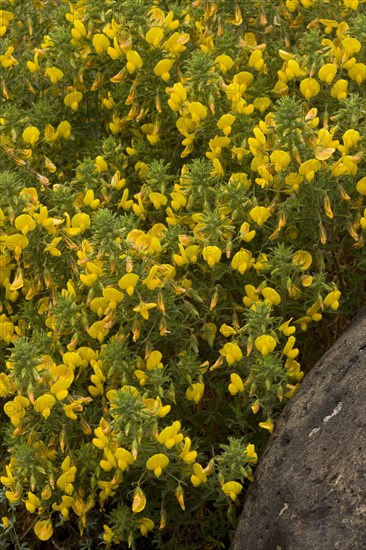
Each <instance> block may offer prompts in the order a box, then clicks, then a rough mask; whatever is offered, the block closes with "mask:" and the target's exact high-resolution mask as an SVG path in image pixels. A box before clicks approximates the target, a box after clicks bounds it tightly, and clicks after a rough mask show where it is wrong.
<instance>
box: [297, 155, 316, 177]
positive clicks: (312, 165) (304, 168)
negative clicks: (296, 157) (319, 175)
mask: <svg viewBox="0 0 366 550" xmlns="http://www.w3.org/2000/svg"><path fill="white" fill-rule="evenodd" d="M320 167H321V164H320V162H319V160H317V159H309V160H306V161H305V162H303V163H302V164H301V166H300V168H299V174H301V175H302V176H305V179H306V180H307V181H312V180H313V179H314V177H315V172H317V171H318V170H319V169H320Z"/></svg>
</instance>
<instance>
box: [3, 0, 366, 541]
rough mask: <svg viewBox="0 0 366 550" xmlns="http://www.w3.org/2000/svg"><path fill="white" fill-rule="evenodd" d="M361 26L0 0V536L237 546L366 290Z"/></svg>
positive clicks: (328, 18) (316, 15)
mask: <svg viewBox="0 0 366 550" xmlns="http://www.w3.org/2000/svg"><path fill="white" fill-rule="evenodd" d="M365 28H366V13H365V3H364V2H362V1H358V0H342V1H341V0H333V1H332V2H329V1H326V0H324V1H320V0H287V1H286V2H283V1H282V0H276V1H267V0H263V1H261V2H258V1H256V0H248V1H247V2H245V3H243V2H239V1H237V2H234V1H230V2H228V1H224V0H222V1H217V2H214V1H211V2H205V1H203V0H195V1H193V2H191V1H188V0H185V1H179V2H178V1H151V0H119V1H117V0H105V1H102V0H84V1H83V0H80V1H79V2H70V1H66V0H63V1H56V0H49V1H47V0H24V1H18V0H13V1H10V0H9V1H8V2H3V3H2V8H1V10H0V35H1V37H2V41H1V43H0V81H1V86H0V88H1V95H2V109H1V117H0V124H1V126H0V128H1V137H0V145H1V149H0V158H1V166H2V172H1V177H0V191H1V209H0V243H1V255H0V261H1V272H0V292H1V293H2V306H1V311H0V345H1V353H2V362H1V367H0V368H1V371H0V396H1V400H2V403H3V406H2V417H1V430H2V437H3V443H2V447H1V467H2V476H1V483H2V485H3V487H4V490H3V493H2V496H1V500H0V506H1V509H2V512H1V513H2V515H3V520H2V532H1V533H0V540H1V541H2V547H4V548H6V547H8V546H9V545H11V544H12V545H13V546H12V547H14V548H26V547H27V543H28V542H29V543H30V544H31V545H32V546H31V547H32V548H37V547H38V546H37V545H39V547H40V548H46V547H48V546H47V545H48V544H49V545H50V546H49V547H50V548H51V547H52V548H54V547H56V548H95V547H96V545H102V546H103V545H105V546H107V547H110V546H113V545H119V547H120V548H127V547H128V548H141V549H143V548H152V547H158V548H162V549H166V550H169V549H171V548H179V549H182V550H183V549H185V548H187V549H188V548H189V549H190V550H194V549H195V548H200V549H207V550H209V549H214V548H227V547H228V545H229V543H230V539H231V537H232V533H233V531H234V529H235V526H236V522H237V518H238V514H239V512H240V509H241V506H242V503H243V496H244V493H245V488H246V486H247V484H248V483H249V482H250V481H251V480H252V478H253V471H254V467H255V464H256V463H257V459H258V456H260V454H261V453H262V452H263V449H264V446H265V444H266V441H267V439H268V435H269V434H270V433H272V431H273V429H274V426H275V422H276V419H277V417H278V415H279V414H280V412H281V410H282V409H283V406H284V404H285V403H286V401H287V400H288V399H289V398H291V396H292V395H293V394H294V393H295V392H296V391H297V389H298V387H299V385H300V382H301V380H302V378H303V375H304V372H303V371H302V370H301V363H302V358H301V360H300V359H299V357H301V353H300V350H306V349H310V348H311V347H313V348H314V347H318V346H321V345H322V344H323V342H324V339H327V338H329V337H330V333H331V328H330V323H335V324H337V323H338V320H339V319H340V318H342V315H343V316H344V315H351V314H352V313H353V312H355V311H356V310H357V308H358V307H359V305H360V296H361V295H362V293H363V292H364V289H365V265H366V259H365V233H366V208H365V206H366V204H365V196H366V171H365V166H364V164H362V160H363V153H364V150H365V140H366V131H365V129H366V119H365V106H366V100H365V88H364V80H365V78H366V65H365V64H364V63H363V62H362V60H364V58H365V34H366V33H365ZM319 323H320V325H319ZM319 326H320V327H321V326H324V328H323V329H320V332H318V333H317V337H316V338H314V336H312V334H313V332H314V331H315V330H318V328H317V327H319ZM305 360H306V357H304V361H305ZM299 467H301V463H299ZM274 475H275V472H274ZM37 541H39V542H37ZM45 541H49V542H48V543H46V542H45ZM96 541H98V543H97V542H96ZM51 545H52V546H51Z"/></svg>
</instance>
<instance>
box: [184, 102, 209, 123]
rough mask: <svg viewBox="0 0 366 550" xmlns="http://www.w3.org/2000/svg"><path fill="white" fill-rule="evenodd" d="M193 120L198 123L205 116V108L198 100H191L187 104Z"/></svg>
mask: <svg viewBox="0 0 366 550" xmlns="http://www.w3.org/2000/svg"><path fill="white" fill-rule="evenodd" d="M188 111H189V113H190V115H191V117H192V120H193V122H195V123H199V122H201V120H204V119H205V118H206V117H207V108H206V107H205V106H204V105H202V103H200V102H199V101H193V102H192V103H190V104H189V106H188Z"/></svg>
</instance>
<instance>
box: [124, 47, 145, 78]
mask: <svg viewBox="0 0 366 550" xmlns="http://www.w3.org/2000/svg"><path fill="white" fill-rule="evenodd" d="M126 58H127V65H126V67H127V70H128V72H129V73H130V74H132V73H134V72H135V71H136V69H141V67H142V59H141V57H140V54H139V53H138V52H136V51H135V50H129V51H128V52H127V53H126Z"/></svg>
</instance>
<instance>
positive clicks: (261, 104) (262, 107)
mask: <svg viewBox="0 0 366 550" xmlns="http://www.w3.org/2000/svg"><path fill="white" fill-rule="evenodd" d="M270 105H271V100H270V99H269V97H257V98H256V99H255V100H254V101H253V107H254V109H257V111H259V112H260V113H262V114H263V113H264V111H266V109H268V107H269V106H270Z"/></svg>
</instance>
